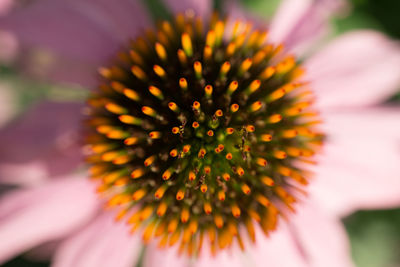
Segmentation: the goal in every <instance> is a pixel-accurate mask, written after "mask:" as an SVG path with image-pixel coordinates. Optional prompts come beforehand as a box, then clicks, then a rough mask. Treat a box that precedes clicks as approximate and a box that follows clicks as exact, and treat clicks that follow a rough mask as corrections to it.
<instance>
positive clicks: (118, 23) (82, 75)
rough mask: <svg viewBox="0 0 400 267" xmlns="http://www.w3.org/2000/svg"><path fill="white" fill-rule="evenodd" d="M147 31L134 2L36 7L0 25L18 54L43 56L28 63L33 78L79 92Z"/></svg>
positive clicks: (39, 4) (41, 4)
mask: <svg viewBox="0 0 400 267" xmlns="http://www.w3.org/2000/svg"><path fill="white" fill-rule="evenodd" d="M150 25H151V24H150V21H149V18H148V17H147V15H146V12H145V10H144V9H143V7H142V6H141V4H140V1H130V0H119V1H118V4H115V3H114V2H112V1H108V0H97V1H95V0H83V1H66V0H58V1H37V2H33V3H31V4H30V5H27V6H26V7H24V8H19V9H16V10H14V11H13V12H10V14H8V15H7V16H5V17H4V18H1V19H0V27H1V28H4V29H5V30H8V31H10V32H13V33H14V34H15V35H16V36H17V37H18V39H19V41H20V43H21V46H22V47H23V48H25V49H26V50H28V51H32V52H34V51H39V52H40V51H44V52H40V53H39V54H38V55H36V56H34V57H33V59H31V60H36V62H31V63H32V64H34V65H35V67H36V69H35V71H36V72H37V71H39V70H40V71H41V72H45V73H46V74H47V75H48V76H54V77H55V78H58V79H62V80H64V81H65V80H66V81H69V82H78V83H80V84H81V85H85V86H89V85H90V86H93V85H94V84H95V80H94V79H93V75H94V74H95V71H96V70H97V68H98V67H100V66H101V65H103V64H106V63H107V62H108V60H109V59H110V57H113V56H115V53H116V51H117V50H118V49H119V48H120V47H121V44H123V45H125V42H127V40H128V39H130V38H132V39H133V38H135V37H136V35H137V34H138V33H139V32H140V31H141V30H142V29H143V28H144V27H148V26H150ZM35 53H36V54H37V52H35ZM44 58H45V59H46V60H45V62H46V63H45V64H44V63H43V60H44ZM61 60H65V62H62V61H61ZM38 68H39V70H37V69H38ZM59 68H60V69H59ZM77 70H78V71H77ZM60 71H61V72H60Z"/></svg>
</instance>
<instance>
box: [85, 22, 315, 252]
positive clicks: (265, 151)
mask: <svg viewBox="0 0 400 267" xmlns="http://www.w3.org/2000/svg"><path fill="white" fill-rule="evenodd" d="M230 26H232V27H230V28H232V29H231V30H225V29H226V28H228V24H227V20H220V19H218V18H217V17H216V16H214V17H213V18H212V19H211V21H210V22H209V23H208V25H207V27H208V28H209V29H208V30H206V31H205V30H203V28H204V27H203V22H202V21H201V20H200V19H198V18H194V17H184V16H182V15H178V16H177V17H176V19H175V20H174V21H172V22H169V21H164V22H161V23H160V24H159V25H158V28H157V31H156V32H148V33H147V34H146V36H145V37H139V38H138V39H137V40H136V41H134V42H132V44H131V45H130V47H129V49H127V50H126V51H124V52H121V53H120V55H119V58H118V60H117V61H116V63H115V65H113V66H112V67H109V68H102V69H101V70H100V73H101V74H102V76H103V83H102V84H101V85H100V86H99V89H98V90H97V91H96V92H95V93H94V94H93V95H92V96H91V98H90V99H89V100H88V103H89V105H90V112H89V115H90V118H89V119H88V121H87V124H88V125H89V126H90V129H91V133H90V134H89V136H88V143H89V145H90V147H91V151H92V153H91V155H89V156H88V162H90V164H91V165H92V166H91V169H90V171H91V176H92V177H93V178H95V179H98V180H99V181H101V185H100V186H99V188H98V190H99V192H102V193H104V194H105V195H106V196H107V197H108V198H109V200H108V205H109V206H119V207H120V213H119V214H118V216H117V219H122V218H125V217H126V218H127V221H128V223H129V224H131V225H132V231H136V230H138V229H141V230H142V231H143V239H144V241H149V240H150V239H152V238H158V239H159V245H160V247H165V246H167V245H170V246H171V245H174V244H175V243H179V246H180V250H181V251H187V252H188V253H189V254H190V255H191V254H193V253H195V252H196V253H195V254H197V252H198V251H200V248H201V246H202V244H203V239H204V237H205V236H207V239H208V241H207V242H210V244H211V249H212V251H213V252H215V251H217V250H218V249H224V248H226V247H230V245H231V244H232V243H233V242H234V240H236V241H235V242H238V244H239V245H240V246H241V247H242V248H243V247H244V245H243V242H242V236H241V235H242V234H243V232H242V231H239V228H241V227H242V226H244V228H245V229H247V233H248V235H249V236H250V239H251V240H253V241H254V240H255V234H254V233H255V230H254V223H257V224H259V225H260V227H261V229H262V230H263V231H264V232H265V233H266V234H267V233H268V232H270V231H272V230H274V229H275V228H276V225H277V220H278V217H279V216H280V215H282V214H283V213H284V212H285V210H294V207H293V204H294V203H295V202H296V198H295V194H294V192H295V191H296V189H298V188H299V187H301V186H303V185H306V184H307V177H306V174H307V172H306V171H304V170H303V169H302V168H301V166H302V163H313V161H312V160H311V159H310V157H312V156H313V155H314V153H315V152H316V150H317V149H318V148H319V146H320V145H321V138H322V135H321V133H319V132H318V131H317V130H316V128H315V125H317V124H318V123H319V120H318V114H317V112H315V111H314V110H313V109H312V103H313V99H312V93H311V92H310V91H309V89H308V84H307V83H304V82H301V81H300V80H299V77H300V76H301V74H302V72H303V70H302V68H301V67H300V66H299V65H298V64H297V62H296V61H295V58H294V57H293V56H291V55H286V54H285V53H284V52H283V47H282V46H281V45H278V46H275V45H273V44H269V43H267V41H266V38H267V32H266V31H262V30H253V29H252V26H251V24H250V23H244V22H240V21H238V22H235V23H233V25H230Z"/></svg>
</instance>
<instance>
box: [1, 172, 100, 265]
mask: <svg viewBox="0 0 400 267" xmlns="http://www.w3.org/2000/svg"><path fill="white" fill-rule="evenodd" d="M97 207H98V199H97V196H96V195H95V193H94V188H93V186H92V184H91V183H90V182H89V181H87V180H86V179H81V178H79V177H72V176H71V177H65V178H63V179H58V180H57V181H52V182H49V183H48V184H46V185H43V186H41V187H38V188H33V189H27V190H19V191H15V192H11V193H9V194H7V195H5V196H3V197H2V198H1V200H0V218H1V221H0V240H2V242H3V243H5V244H7V245H6V246H0V262H4V261H6V260H7V259H9V258H11V257H13V256H15V255H17V254H19V253H21V252H24V251H26V250H28V249H30V248H32V247H34V246H37V245H39V244H41V243H44V242H47V241H50V240H55V239H58V238H61V237H64V236H65V235H67V234H69V233H70V232H71V231H73V230H74V229H76V228H77V227H79V226H81V225H82V224H83V223H85V222H86V221H87V220H88V219H89V218H90V217H92V216H93V213H94V212H95V211H96V210H97Z"/></svg>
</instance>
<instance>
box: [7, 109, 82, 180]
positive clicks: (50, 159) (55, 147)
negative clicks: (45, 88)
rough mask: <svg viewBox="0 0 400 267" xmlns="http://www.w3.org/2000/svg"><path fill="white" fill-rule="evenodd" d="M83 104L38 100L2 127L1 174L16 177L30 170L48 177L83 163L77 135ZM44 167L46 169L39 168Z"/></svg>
mask: <svg viewBox="0 0 400 267" xmlns="http://www.w3.org/2000/svg"><path fill="white" fill-rule="evenodd" d="M82 107H83V105H82V104H77V103H61V102H57V103H54V102H45V103H41V104H39V105H38V106H36V107H33V108H32V110H31V111H27V113H26V116H24V117H22V118H21V119H20V120H18V121H15V122H14V123H13V124H10V125H9V126H8V127H7V128H5V129H3V130H2V131H1V132H0V146H1V147H2V149H1V150H0V177H1V176H5V175H7V174H14V175H16V176H14V177H15V178H16V179H17V180H18V179H20V178H21V177H18V175H19V176H24V175H27V173H29V172H31V171H32V170H33V173H39V174H44V173H46V172H47V174H48V175H50V176H51V175H58V174H62V173H66V172H69V171H71V170H72V169H74V168H75V167H76V166H78V165H79V164H80V163H81V162H82V155H81V152H80V151H81V144H80V137H79V136H80V134H81V129H80V128H81V120H82V119H83V116H82V115H81V108H82ZM28 166H32V167H33V169H32V170H30V169H29V168H27V167H28ZM43 166H44V167H45V169H44V170H42V171H40V168H41V167H43ZM19 167H22V168H21V169H18V168H19ZM31 174H32V172H31V173H30V174H28V175H31ZM10 178H11V177H6V178H5V179H7V180H10ZM22 178H23V177H22Z"/></svg>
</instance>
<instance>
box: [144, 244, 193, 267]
mask: <svg viewBox="0 0 400 267" xmlns="http://www.w3.org/2000/svg"><path fill="white" fill-rule="evenodd" d="M188 266H190V264H189V260H188V259H187V258H186V257H185V256H179V255H178V251H177V249H176V247H171V248H167V249H160V248H158V247H157V244H155V243H154V242H152V243H150V244H149V245H148V246H147V248H146V251H145V255H144V258H143V267H188Z"/></svg>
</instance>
